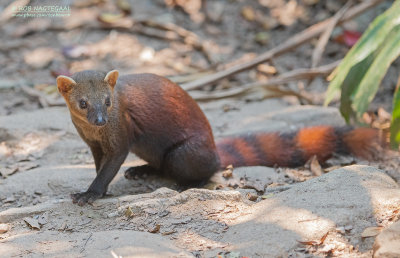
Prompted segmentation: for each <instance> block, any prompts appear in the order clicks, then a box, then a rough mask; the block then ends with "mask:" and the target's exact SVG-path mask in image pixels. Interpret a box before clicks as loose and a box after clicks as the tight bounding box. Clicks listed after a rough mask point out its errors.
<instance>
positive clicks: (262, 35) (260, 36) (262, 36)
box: [254, 32, 269, 45]
mask: <svg viewBox="0 0 400 258" xmlns="http://www.w3.org/2000/svg"><path fill="white" fill-rule="evenodd" d="M254 40H255V41H256V42H257V43H258V44H260V45H266V44H267V43H268V41H269V33H268V32H259V33H257V34H256V36H255V37H254Z"/></svg>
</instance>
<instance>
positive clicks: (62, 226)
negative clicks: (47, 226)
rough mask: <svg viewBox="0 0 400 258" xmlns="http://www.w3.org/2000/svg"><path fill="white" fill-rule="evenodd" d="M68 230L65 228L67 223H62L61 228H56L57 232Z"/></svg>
mask: <svg viewBox="0 0 400 258" xmlns="http://www.w3.org/2000/svg"><path fill="white" fill-rule="evenodd" d="M67 228H68V226H67V222H65V221H64V222H63V224H61V226H60V227H59V228H58V231H64V230H66V229H67Z"/></svg>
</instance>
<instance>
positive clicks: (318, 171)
mask: <svg viewBox="0 0 400 258" xmlns="http://www.w3.org/2000/svg"><path fill="white" fill-rule="evenodd" d="M310 170H311V172H312V173H313V174H314V175H316V176H320V175H322V174H323V173H324V172H323V170H322V168H321V165H320V164H319V162H318V159H317V156H316V155H314V156H313V157H312V158H311V162H310Z"/></svg>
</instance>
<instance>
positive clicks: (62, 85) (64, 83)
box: [57, 75, 76, 94]
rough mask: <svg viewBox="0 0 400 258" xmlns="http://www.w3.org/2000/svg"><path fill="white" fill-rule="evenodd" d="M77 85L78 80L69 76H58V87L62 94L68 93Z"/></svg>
mask: <svg viewBox="0 0 400 258" xmlns="http://www.w3.org/2000/svg"><path fill="white" fill-rule="evenodd" d="M75 85H76V82H75V81H74V80H73V79H72V78H70V77H68V76H64V75H60V76H58V77H57V88H58V91H59V92H60V93H61V94H65V93H68V92H69V91H70V90H71V89H72V88H73V87H74V86H75Z"/></svg>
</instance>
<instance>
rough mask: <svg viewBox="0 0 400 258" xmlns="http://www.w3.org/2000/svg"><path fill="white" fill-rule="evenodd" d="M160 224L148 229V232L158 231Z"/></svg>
mask: <svg viewBox="0 0 400 258" xmlns="http://www.w3.org/2000/svg"><path fill="white" fill-rule="evenodd" d="M160 228H161V225H160V224H157V225H155V226H154V228H152V229H150V230H149V232H150V233H158V232H159V231H160Z"/></svg>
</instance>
